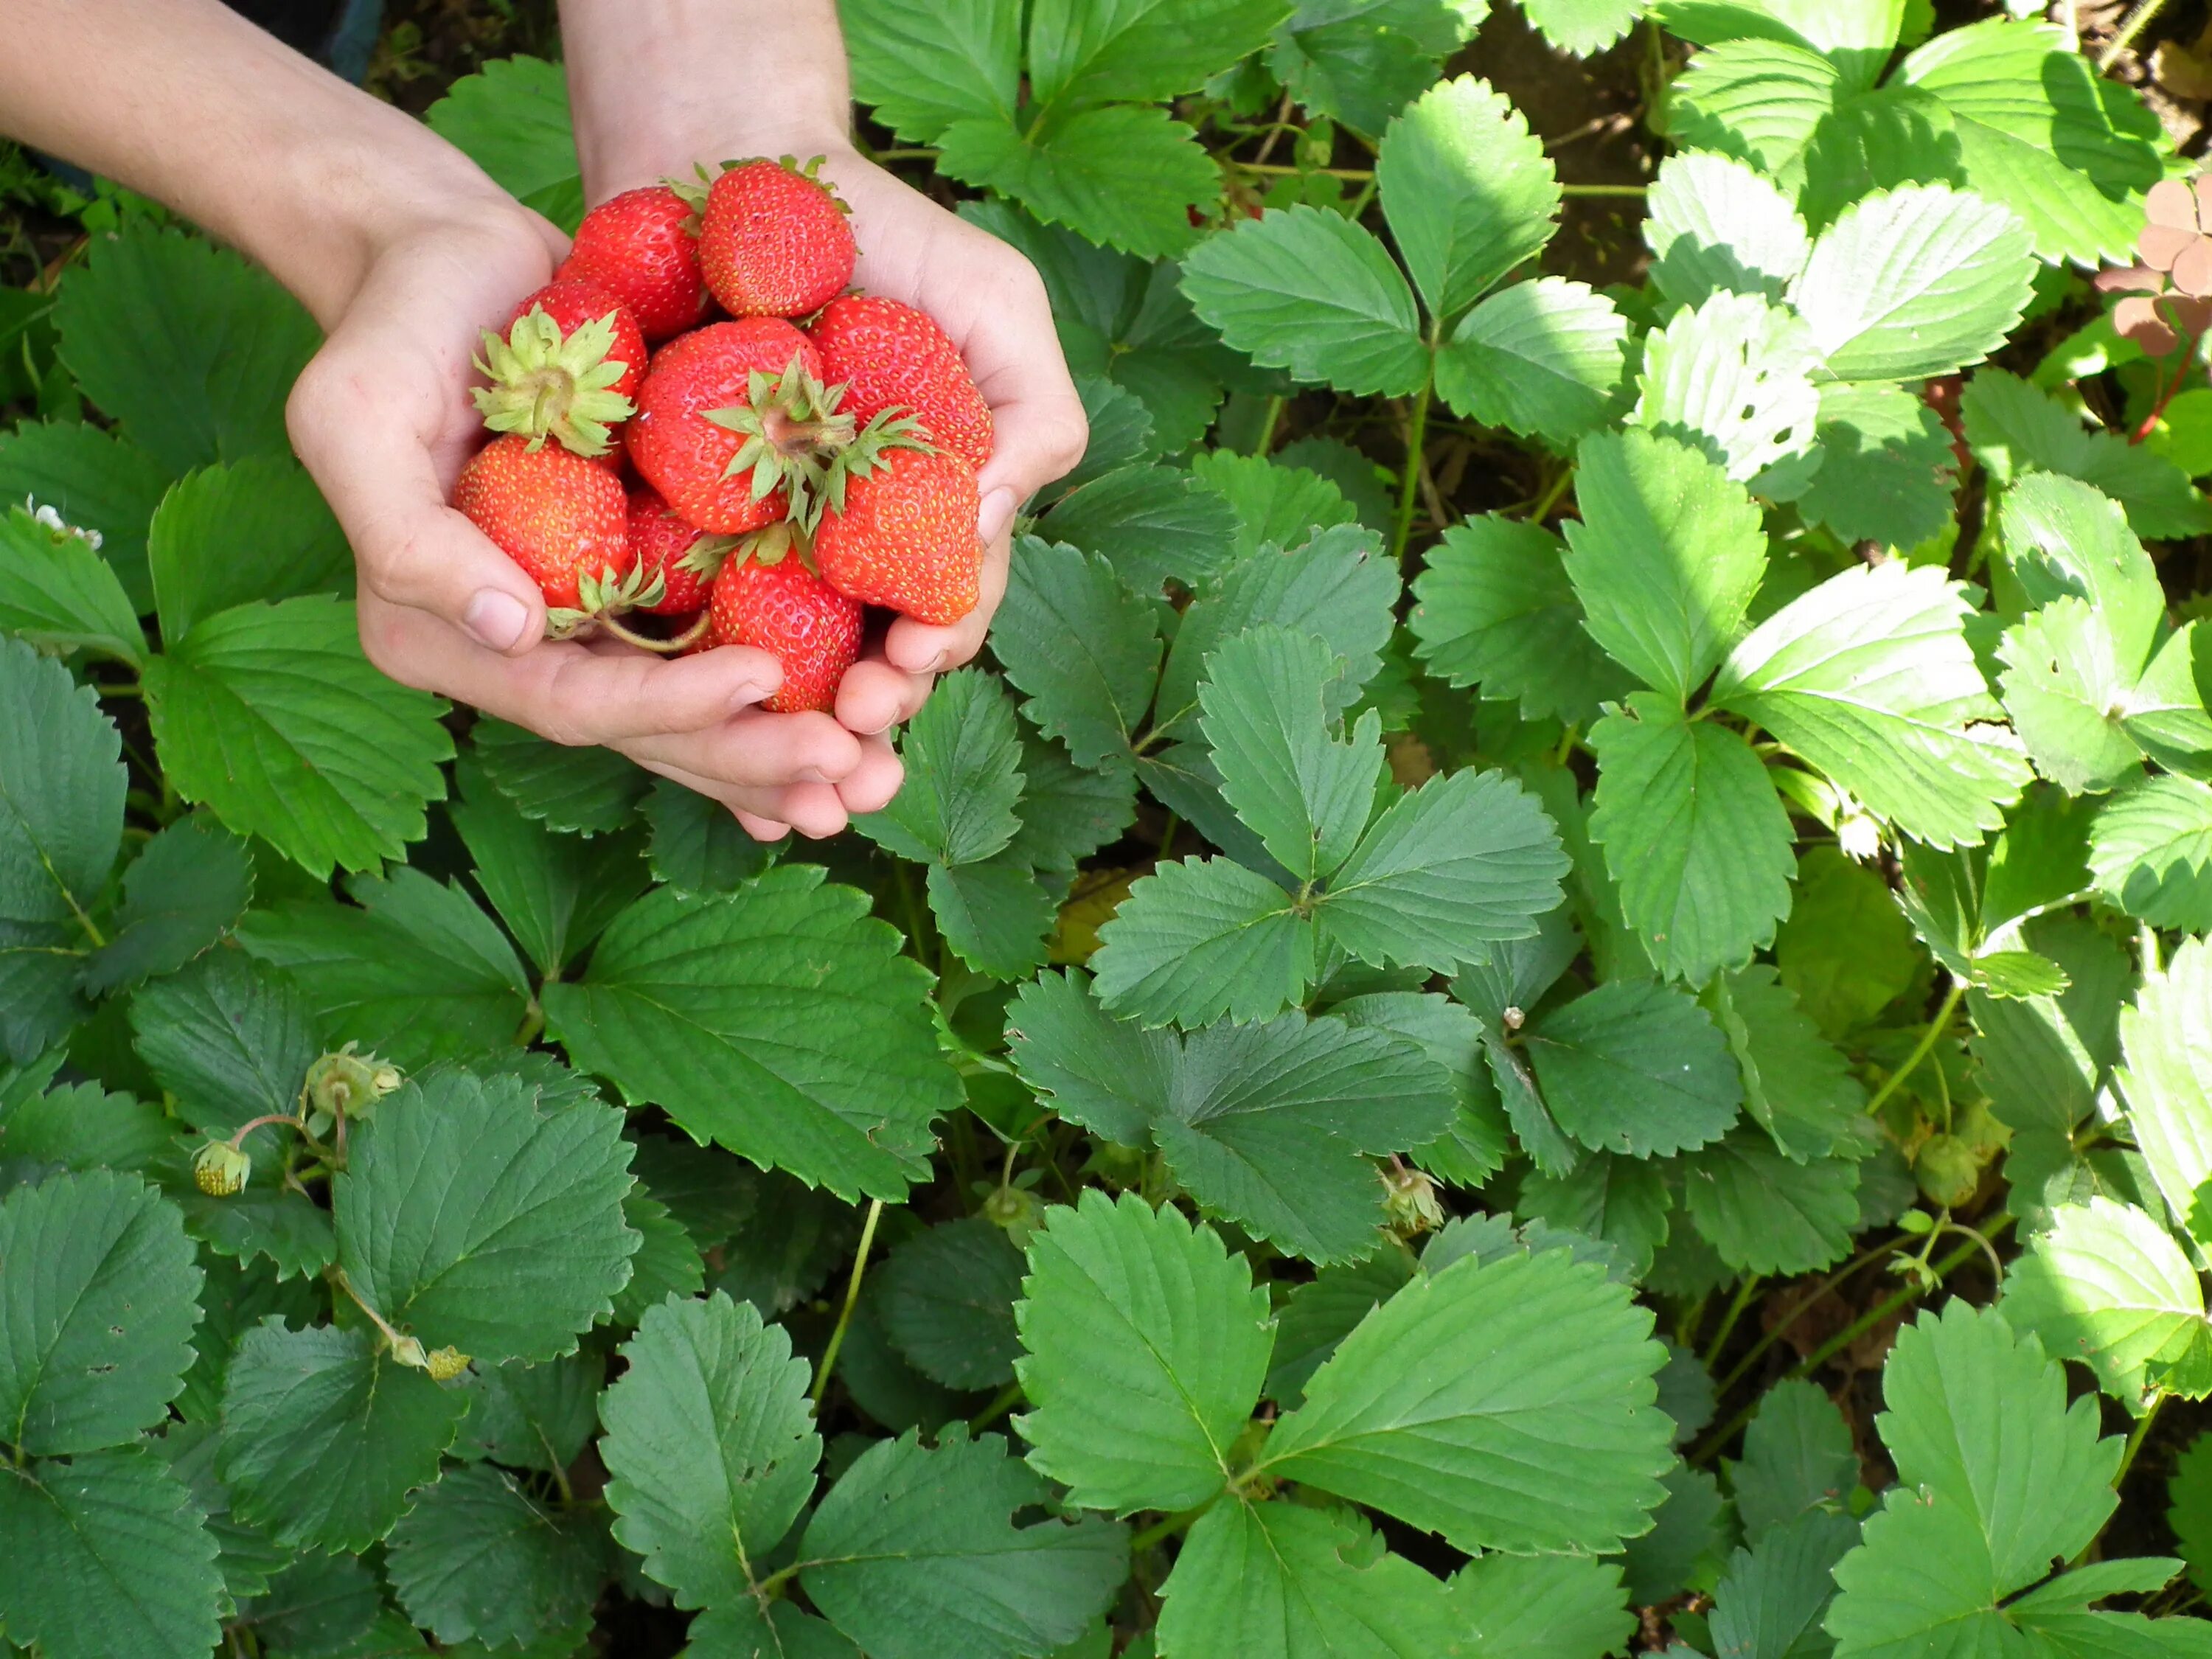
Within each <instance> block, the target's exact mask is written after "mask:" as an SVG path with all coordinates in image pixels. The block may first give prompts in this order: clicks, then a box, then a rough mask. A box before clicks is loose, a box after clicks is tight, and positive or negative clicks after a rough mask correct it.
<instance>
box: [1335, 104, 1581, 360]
mask: <svg viewBox="0 0 2212 1659" xmlns="http://www.w3.org/2000/svg"><path fill="white" fill-rule="evenodd" d="M1375 177H1376V185H1377V187H1378V190H1379V191H1380V193H1381V196H1382V198H1383V215H1384V216H1385V217H1386V218H1387V219H1389V222H1390V234H1391V237H1392V238H1393V240H1395V241H1396V243H1397V244H1398V251H1399V252H1401V254H1403V255H1404V256H1405V260H1406V268H1407V270H1410V271H1412V272H1413V283H1414V285H1415V286H1416V287H1417V288H1419V289H1420V291H1421V297H1422V298H1423V299H1424V300H1425V301H1427V302H1428V307H1429V311H1430V313H1431V315H1432V316H1435V317H1438V318H1450V317H1455V316H1456V315H1458V314H1459V313H1460V312H1462V311H1463V310H1465V309H1466V308H1467V307H1468V306H1470V305H1472V304H1473V303H1474V301H1475V300H1476V299H1477V298H1478V297H1479V296H1480V295H1481V294H1482V293H1483V292H1484V290H1486V289H1488V288H1490V287H1491V286H1492V284H1494V283H1497V282H1498V279H1499V278H1501V277H1503V276H1504V275H1505V274H1506V272H1508V271H1510V270H1512V269H1513V267H1514V266H1516V265H1517V264H1521V263H1522V262H1523V261H1524V260H1527V259H1531V258H1534V257H1535V256H1536V254H1538V253H1539V252H1541V251H1542V249H1543V246H1544V245H1545V244H1546V243H1547V242H1548V241H1550V240H1552V233H1553V230H1554V229H1555V228H1556V227H1555V225H1554V224H1553V221H1554V220H1555V219H1556V218H1557V217H1558V215H1559V179H1558V175H1557V174H1556V173H1554V171H1553V167H1552V163H1551V160H1550V158H1549V157H1547V155H1545V154H1544V146H1543V144H1542V143H1541V141H1540V140H1539V139H1537V138H1536V137H1534V135H1533V134H1532V133H1530V131H1528V122H1527V120H1526V119H1524V118H1522V114H1521V112H1520V111H1518V110H1517V109H1516V108H1514V106H1513V105H1512V103H1511V102H1510V100H1508V99H1506V98H1505V97H1504V95H1503V94H1500V93H1498V92H1496V91H1493V90H1492V88H1491V87H1490V85H1489V84H1488V82H1483V81H1478V80H1476V79H1475V78H1474V76H1469V75H1462V76H1458V77H1457V78H1455V79H1454V80H1450V81H1446V82H1443V84H1441V85H1439V86H1436V87H1432V88H1430V89H1429V90H1428V91H1427V92H1426V93H1425V94H1423V95H1422V96H1421V97H1420V98H1419V99H1418V100H1415V101H1414V102H1413V103H1412V104H1409V105H1407V107H1406V108H1405V110H1404V111H1403V112H1401V114H1400V115H1399V117H1398V118H1397V119H1396V120H1395V121H1393V122H1392V123H1391V124H1390V129H1389V131H1388V132H1386V133H1384V134H1383V145H1382V149H1381V152H1380V155H1379V158H1378V159H1377V161H1376V164H1375Z"/></svg>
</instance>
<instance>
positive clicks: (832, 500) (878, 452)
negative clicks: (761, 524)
mask: <svg viewBox="0 0 2212 1659" xmlns="http://www.w3.org/2000/svg"><path fill="white" fill-rule="evenodd" d="M899 449H918V450H920V451H921V453H923V454H925V455H934V454H936V453H938V447H937V446H936V445H935V444H933V443H932V442H931V441H930V440H929V434H928V433H927V431H925V430H924V429H923V428H922V425H921V422H919V421H918V420H916V419H915V416H914V413H913V411H912V410H906V409H900V408H891V409H884V410H878V411H877V412H876V414H875V416H873V417H872V419H870V421H869V422H868V423H867V425H866V426H864V427H862V428H860V431H859V432H857V433H856V434H854V437H853V440H852V441H851V442H849V443H848V444H845V445H843V446H842V447H841V448H840V449H839V450H838V452H837V453H836V456H835V457H834V458H833V459H831V461H830V463H829V466H828V467H827V468H826V469H825V470H824V472H823V478H822V482H821V486H820V489H819V490H818V491H817V494H818V496H819V498H820V499H819V500H818V501H817V502H816V504H815V507H814V513H813V517H812V518H811V519H810V520H807V522H808V524H809V526H812V525H815V524H817V523H819V522H820V521H821V518H822V514H823V512H825V511H827V512H830V513H842V512H843V511H844V510H845V486H846V485H847V484H848V483H850V482H851V481H852V480H853V479H854V478H865V477H868V476H869V475H870V474H871V473H873V472H877V471H881V470H883V469H884V468H886V467H888V466H890V456H891V452H892V451H894V450H899ZM794 510H795V509H794Z"/></svg>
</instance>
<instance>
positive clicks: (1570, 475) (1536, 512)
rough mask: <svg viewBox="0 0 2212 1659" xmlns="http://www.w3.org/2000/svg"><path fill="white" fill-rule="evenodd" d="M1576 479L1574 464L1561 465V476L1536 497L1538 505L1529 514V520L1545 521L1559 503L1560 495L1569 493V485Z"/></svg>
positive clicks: (1532, 521) (1535, 521)
mask: <svg viewBox="0 0 2212 1659" xmlns="http://www.w3.org/2000/svg"><path fill="white" fill-rule="evenodd" d="M1574 481H1575V469H1574V467H1573V466H1572V465H1566V466H1563V467H1561V468H1560V469H1559V477H1556V478H1554V479H1553V480H1552V483H1551V487H1550V488H1549V489H1546V490H1545V491H1544V493H1543V494H1542V495H1540V496H1538V497H1537V498H1536V505H1535V506H1534V507H1533V508H1531V509H1530V511H1529V513H1528V522H1529V523H1530V524H1537V525H1540V524H1541V523H1543V522H1544V520H1545V519H1547V517H1549V516H1550V514H1551V511H1552V509H1553V507H1557V506H1558V505H1559V497H1560V496H1562V495H1565V494H1566V493H1567V486H1568V485H1569V484H1571V483H1573V482H1574Z"/></svg>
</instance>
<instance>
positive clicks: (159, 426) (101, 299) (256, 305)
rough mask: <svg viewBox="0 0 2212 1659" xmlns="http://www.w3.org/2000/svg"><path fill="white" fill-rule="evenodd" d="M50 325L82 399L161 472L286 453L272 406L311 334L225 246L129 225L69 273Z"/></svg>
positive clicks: (317, 334)
mask: <svg viewBox="0 0 2212 1659" xmlns="http://www.w3.org/2000/svg"><path fill="white" fill-rule="evenodd" d="M54 321H55V323H56V325H58V327H59V328H60V330H61V335H62V346H61V351H62V360H63V362H65V363H66V364H67V365H68V366H69V369H70V373H71V374H74V375H75V376H76V382H77V385H78V386H79V387H81V388H82V391H83V392H84V395H85V396H86V397H87V398H89V399H91V401H92V402H93V403H94V404H97V405H98V406H99V408H100V412H101V413H102V414H104V415H106V416H108V417H109V418H111V419H112V420H113V421H114V422H116V423H117V424H118V426H119V427H121V428H122V429H123V435H125V437H127V438H128V439H130V440H131V442H132V443H134V444H135V445H137V447H138V448H140V449H142V450H143V451H144V452H145V453H147V454H148V455H150V456H151V457H153V459H155V461H157V462H159V463H160V464H161V465H162V466H163V467H165V468H166V469H167V471H168V472H169V474H170V476H171V477H179V476H181V475H182V474H184V473H185V472H188V471H191V469H192V468H193V467H196V466H205V465H210V464H211V463H214V462H221V461H237V460H242V459H245V458H246V456H248V455H283V454H286V453H289V451H290V448H291V444H290V442H289V440H288V439H287V438H286V436H285V433H284V400H285V398H286V397H287V396H289V394H290V392H291V390H292V382H293V381H294V380H296V379H298V378H299V374H300V370H301V368H303V367H304V366H305V365H306V363H307V359H308V358H309V357H310V356H313V354H314V351H315V348H316V347H317V346H319V345H320V344H321V343H322V331H321V330H319V329H318V328H317V327H316V326H315V323H314V319H313V318H311V317H309V316H308V315H307V311H306V310H305V309H304V308H303V307H301V305H300V303H299V301H296V300H295V299H293V298H292V296H291V295H289V294H287V293H285V292H284V290H283V289H281V288H279V287H278V286H277V285H276V279H275V278H274V277H272V276H270V275H269V274H268V273H267V272H266V271H264V270H260V269H259V268H258V267H257V266H253V265H249V264H246V261H245V260H244V259H243V258H240V256H239V255H238V254H236V253H234V252H231V251H230V250H229V249H228V248H226V247H218V246H216V245H215V244H214V243H212V242H210V241H205V240H202V239H200V238H198V237H196V236H186V235H184V234H179V233H178V232H176V231H165V230H162V229H160V228H157V227H156V226H155V224H154V223H153V222H150V221H149V220H147V219H144V218H134V219H132V220H131V221H129V222H126V223H125V226H124V228H122V229H121V230H119V231H118V232H117V233H115V234H112V235H105V236H101V237H100V238H99V239H98V240H96V241H95V242H94V244H93V245H92V246H90V247H89V248H88V252H87V258H85V260H84V261H83V263H82V264H77V265H74V266H72V267H71V268H70V272H69V277H68V280H67V281H65V282H64V283H63V284H62V287H61V297H60V299H59V300H58V301H57V302H56V304H55V307H54Z"/></svg>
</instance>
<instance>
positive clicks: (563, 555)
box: [453, 436, 657, 638]
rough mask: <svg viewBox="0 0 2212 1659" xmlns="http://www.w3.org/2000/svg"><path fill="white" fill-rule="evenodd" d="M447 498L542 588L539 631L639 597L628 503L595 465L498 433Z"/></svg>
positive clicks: (573, 624) (560, 631)
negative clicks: (543, 624)
mask: <svg viewBox="0 0 2212 1659" xmlns="http://www.w3.org/2000/svg"><path fill="white" fill-rule="evenodd" d="M453 505H454V507H457V508H458V509H459V511H460V512H462V513H465V514H466V515H467V517H468V519H469V520H470V522H471V523H472V524H474V525H475V526H477V529H479V530H481V531H483V533H484V534H485V535H486V536H488V537H489V538H491V541H492V544H493V545H495V547H497V548H498V549H499V550H500V551H501V552H502V553H504V554H506V555H507V557H508V558H510V559H513V561H514V562H515V563H517V564H519V565H520V566H521V567H522V568H523V569H524V570H525V571H526V572H527V573H528V574H529V576H530V578H531V580H532V581H534V582H536V583H537V584H538V591H539V592H542V593H544V595H545V603H546V605H547V607H548V611H547V617H546V632H547V633H548V634H549V635H553V636H555V637H556V638H558V637H561V636H563V635H568V634H571V633H573V632H574V631H575V629H577V628H578V627H579V626H580V625H581V624H582V623H586V622H588V621H590V620H591V619H592V618H593V617H599V616H604V615H605V614H607V613H609V612H610V611H617V610H620V609H622V608H623V607H624V606H626V605H629V604H631V603H633V602H635V601H636V600H637V599H640V598H641V597H646V598H648V599H650V598H653V597H657V595H651V594H641V585H640V584H637V583H633V582H630V581H629V580H628V578H629V574H630V570H631V566H630V552H629V502H628V501H627V500H625V499H624V497H623V487H622V481H621V480H620V479H618V478H617V477H615V475H614V474H613V473H612V472H610V471H608V470H607V469H606V468H605V467H603V466H599V465H594V464H593V463H592V462H590V461H587V460H586V459H583V458H582V457H581V456H580V455H572V454H570V453H568V451H567V450H565V449H562V448H561V447H559V446H558V445H554V444H549V445H547V446H546V447H544V448H543V449H532V448H531V447H530V443H529V441H528V440H527V439H525V438H519V437H513V436H508V437H505V438H501V439H499V440H497V441H495V442H493V443H491V444H489V445H487V446H486V447H484V448H483V450H481V451H479V452H478V453H477V457H476V459H474V460H472V461H471V462H470V463H469V464H468V465H466V466H465V467H463V468H462V469H461V476H460V480H459V483H456V484H455V485H454V486H453Z"/></svg>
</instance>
